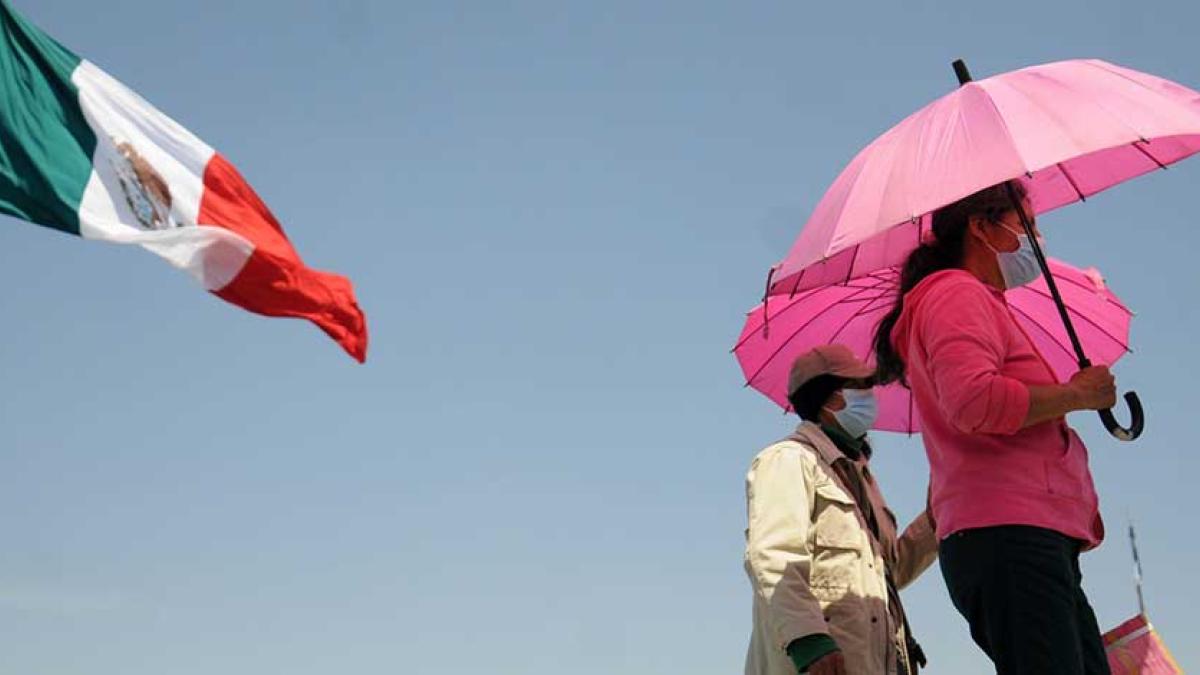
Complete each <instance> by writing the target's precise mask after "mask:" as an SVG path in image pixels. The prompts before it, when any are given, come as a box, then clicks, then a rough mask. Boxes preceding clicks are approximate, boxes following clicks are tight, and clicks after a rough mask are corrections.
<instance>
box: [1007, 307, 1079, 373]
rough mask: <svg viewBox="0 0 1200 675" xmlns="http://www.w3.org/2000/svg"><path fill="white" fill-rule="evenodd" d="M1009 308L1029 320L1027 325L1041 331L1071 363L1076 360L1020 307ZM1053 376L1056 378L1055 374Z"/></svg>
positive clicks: (1065, 347)
mask: <svg viewBox="0 0 1200 675" xmlns="http://www.w3.org/2000/svg"><path fill="white" fill-rule="evenodd" d="M1009 308H1010V309H1012V310H1013V311H1015V312H1016V313H1018V314H1020V315H1021V316H1023V317H1025V318H1026V319H1029V323H1031V324H1032V325H1033V326H1034V327H1035V328H1037V329H1038V330H1039V331H1041V333H1042V334H1043V335H1045V336H1046V337H1048V338H1050V342H1051V343H1053V344H1054V346H1056V347H1058V348H1059V349H1061V350H1063V353H1065V354H1066V355H1067V356H1068V357H1070V359H1071V361H1075V359H1076V356H1075V352H1073V351H1071V350H1070V349H1067V346H1066V345H1064V344H1063V343H1061V342H1059V341H1058V338H1056V337H1054V335H1053V334H1052V333H1051V332H1050V331H1049V330H1047V329H1046V327H1045V326H1043V325H1042V324H1040V323H1038V322H1037V320H1036V319H1034V318H1033V317H1032V316H1029V314H1028V313H1027V312H1025V311H1023V310H1022V309H1021V308H1020V307H1013V306H1012V305H1009ZM1034 348H1035V349H1036V348H1037V347H1036V345H1035V346H1034ZM1051 370H1053V369H1051ZM1055 375H1056V376H1057V373H1056V374H1055Z"/></svg>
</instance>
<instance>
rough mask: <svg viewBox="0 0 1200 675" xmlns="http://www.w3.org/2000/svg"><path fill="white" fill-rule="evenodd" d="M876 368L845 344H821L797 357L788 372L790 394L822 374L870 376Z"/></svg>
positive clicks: (856, 376)
mask: <svg viewBox="0 0 1200 675" xmlns="http://www.w3.org/2000/svg"><path fill="white" fill-rule="evenodd" d="M874 374H875V369H874V368H873V367H871V366H868V365H867V364H865V363H863V362H862V361H861V360H859V358H858V357H857V356H855V355H854V352H852V351H850V348H849V347H847V346H845V345H821V346H820V347H816V348H814V349H812V350H811V351H808V352H805V353H803V354H801V355H800V356H797V357H796V360H795V361H793V362H792V370H791V372H790V373H788V396H791V395H792V394H794V393H796V390H797V389H799V388H800V387H802V386H804V383H806V382H808V381H809V380H811V379H813V378H814V377H818V376H820V375H837V376H838V377H847V378H850V379H860V378H864V377H870V376H872V375H874Z"/></svg>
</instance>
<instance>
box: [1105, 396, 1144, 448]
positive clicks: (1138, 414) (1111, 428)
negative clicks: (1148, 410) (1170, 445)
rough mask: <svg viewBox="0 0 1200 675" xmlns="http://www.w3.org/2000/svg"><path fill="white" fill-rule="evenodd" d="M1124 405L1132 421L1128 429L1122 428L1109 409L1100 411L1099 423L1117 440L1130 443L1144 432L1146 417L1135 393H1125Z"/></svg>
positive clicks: (1140, 401)
mask: <svg viewBox="0 0 1200 675" xmlns="http://www.w3.org/2000/svg"><path fill="white" fill-rule="evenodd" d="M1125 403H1127V404H1129V415H1130V418H1131V419H1132V420H1133V421H1132V422H1130V423H1129V426H1128V427H1123V426H1121V425H1120V424H1119V423H1118V422H1117V418H1116V417H1115V416H1114V415H1113V411H1112V410H1111V409H1109V410H1101V411H1100V421H1101V422H1104V428H1105V429H1108V433H1110V434H1112V435H1113V437H1114V438H1116V439H1117V440H1119V441H1132V440H1136V439H1137V437H1138V436H1141V435H1142V431H1144V430H1145V427H1146V416H1145V414H1144V413H1143V412H1142V400H1141V399H1139V398H1138V395H1137V392H1136V391H1127V392H1125Z"/></svg>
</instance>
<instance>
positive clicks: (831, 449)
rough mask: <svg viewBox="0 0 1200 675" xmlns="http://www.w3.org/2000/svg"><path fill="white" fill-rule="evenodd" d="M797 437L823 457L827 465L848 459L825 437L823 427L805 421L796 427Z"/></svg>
mask: <svg viewBox="0 0 1200 675" xmlns="http://www.w3.org/2000/svg"><path fill="white" fill-rule="evenodd" d="M795 436H796V437H797V438H800V439H801V440H803V441H804V442H806V443H808V444H809V445H811V446H812V447H813V448H814V449H816V451H817V454H819V455H821V459H823V460H825V463H826V464H829V465H830V466H832V465H833V463H834V462H836V461H837V460H839V459H847V460H848V458H847V457H846V455H844V454H842V451H841V450H839V449H838V447H837V445H835V444H834V442H833V441H831V440H830V439H829V437H828V436H826V435H825V432H824V431H822V430H821V427H820V426H818V425H816V424H813V423H812V422H809V421H805V422H803V423H801V424H800V426H798V427H796V433H795Z"/></svg>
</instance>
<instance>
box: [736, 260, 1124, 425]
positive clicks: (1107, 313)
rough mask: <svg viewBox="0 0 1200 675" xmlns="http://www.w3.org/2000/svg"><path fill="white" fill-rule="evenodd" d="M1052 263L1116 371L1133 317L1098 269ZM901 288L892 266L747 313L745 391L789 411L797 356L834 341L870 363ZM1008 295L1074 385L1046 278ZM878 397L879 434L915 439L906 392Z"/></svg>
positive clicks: (742, 352) (1077, 315)
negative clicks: (877, 335) (874, 344)
mask: <svg viewBox="0 0 1200 675" xmlns="http://www.w3.org/2000/svg"><path fill="white" fill-rule="evenodd" d="M1049 262H1050V269H1051V271H1052V272H1053V274H1054V278H1055V280H1056V281H1057V282H1058V286H1059V288H1060V289H1061V291H1062V294H1063V297H1064V299H1065V300H1066V303H1067V307H1068V308H1069V310H1068V311H1069V312H1070V314H1071V317H1072V318H1073V319H1074V320H1075V323H1076V325H1077V326H1078V327H1079V338H1080V340H1081V341H1082V342H1083V345H1084V347H1085V348H1086V349H1087V350H1088V352H1089V353H1090V354H1092V355H1093V356H1094V357H1095V358H1096V359H1097V361H1099V362H1101V363H1104V364H1105V365H1112V364H1113V363H1115V362H1116V361H1117V359H1119V358H1121V356H1122V355H1123V354H1125V353H1126V352H1127V351H1129V347H1128V345H1129V324H1130V322H1131V320H1132V314H1131V313H1130V311H1129V310H1128V309H1126V308H1125V305H1124V304H1122V303H1121V301H1120V300H1119V299H1117V297H1116V296H1115V295H1113V294H1112V292H1110V291H1109V290H1108V289H1107V288H1106V287H1105V285H1104V281H1103V279H1102V278H1101V276H1100V273H1099V272H1097V271H1096V270H1094V269H1089V270H1081V269H1078V268H1075V267H1072V266H1070V265H1068V264H1067V263H1064V262H1061V261H1059V260H1053V259H1051V260H1050V261H1049ZM898 284H899V273H898V271H897V269H896V268H888V269H884V270H877V271H875V272H872V273H870V274H867V275H865V276H861V277H857V278H855V279H851V280H850V282H848V283H846V284H837V285H829V286H823V287H821V288H814V289H810V290H807V291H801V292H799V293H797V294H796V295H795V296H794V297H792V298H791V299H786V300H784V299H780V300H774V301H771V302H768V303H765V304H760V305H759V306H758V307H756V308H755V309H754V310H753V311H751V312H750V314H749V316H748V317H747V319H746V325H745V327H744V328H743V329H742V335H741V337H740V338H739V339H738V343H737V346H736V347H734V354H735V355H736V356H737V359H738V363H739V364H741V367H742V372H743V374H744V375H745V377H746V384H747V386H750V387H754V388H755V389H757V390H758V391H760V392H762V393H763V394H765V395H766V396H767V398H770V399H771V400H772V401H774V402H775V403H777V404H779V405H780V406H782V407H783V408H784V409H785V410H787V409H790V405H789V403H788V400H787V379H788V370H789V368H790V367H791V364H792V361H793V360H795V358H796V357H797V356H799V355H800V354H803V353H804V352H806V351H808V350H809V349H812V348H813V347H816V346H817V345H822V344H828V343H833V342H836V343H841V344H844V345H846V346H847V347H850V349H852V350H853V351H854V353H855V354H857V355H858V356H859V357H860V358H862V359H863V360H866V361H868V362H872V361H873V359H874V354H873V351H872V348H871V342H872V338H873V336H874V335H875V328H876V326H877V325H878V324H879V320H880V318H882V316H883V315H884V314H885V313H886V312H887V310H888V309H890V308H891V306H892V303H893V302H894V301H895V299H896V289H897V288H898ZM1006 295H1007V300H1008V305H1009V307H1010V308H1011V309H1012V312H1013V315H1014V316H1015V317H1016V318H1017V322H1018V323H1019V324H1020V325H1021V326H1022V327H1023V328H1024V329H1025V331H1026V332H1027V333H1028V334H1029V336H1030V338H1032V339H1033V341H1034V344H1036V345H1037V347H1038V350H1039V351H1040V352H1041V353H1042V354H1043V355H1044V356H1045V357H1046V360H1047V361H1048V362H1049V363H1050V367H1051V368H1052V369H1053V370H1054V372H1055V374H1056V375H1057V376H1058V377H1059V379H1060V380H1062V381H1066V380H1067V379H1069V378H1070V376H1071V374H1072V373H1074V372H1075V369H1076V363H1075V355H1074V353H1073V351H1072V347H1071V342H1070V338H1069V337H1068V335H1067V332H1066V330H1065V329H1064V327H1063V324H1062V322H1061V321H1060V320H1059V318H1058V310H1057V308H1056V307H1055V305H1054V300H1053V298H1052V296H1051V294H1050V291H1049V289H1048V288H1047V285H1046V281H1045V279H1039V280H1038V281H1036V282H1034V283H1032V284H1030V285H1028V286H1023V287H1021V288H1018V289H1014V290H1011V291H1009V292H1008V293H1007V294H1006ZM768 326H769V330H767V328H768ZM878 394H879V403H880V407H879V412H880V414H879V419H878V421H877V422H876V424H875V428H876V429H881V430H884V431H901V432H907V433H910V434H911V433H916V432H919V431H920V430H921V423H920V419H918V416H917V412H916V410H915V408H914V406H913V403H912V394H911V392H910V391H909V390H908V389H906V388H905V387H903V386H901V385H899V384H893V385H889V386H887V387H883V388H881V389H879V390H878Z"/></svg>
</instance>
